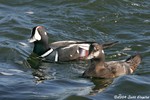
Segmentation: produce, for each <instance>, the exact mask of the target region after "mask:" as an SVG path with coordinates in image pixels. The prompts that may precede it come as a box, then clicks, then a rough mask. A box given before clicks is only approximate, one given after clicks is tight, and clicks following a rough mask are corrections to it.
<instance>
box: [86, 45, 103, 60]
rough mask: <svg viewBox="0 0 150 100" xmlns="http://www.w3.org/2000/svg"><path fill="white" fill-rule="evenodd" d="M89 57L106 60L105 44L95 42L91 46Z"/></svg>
mask: <svg viewBox="0 0 150 100" xmlns="http://www.w3.org/2000/svg"><path fill="white" fill-rule="evenodd" d="M87 59H91V60H95V61H96V60H100V61H104V60H105V55H104V50H103V46H102V45H100V44H98V43H93V44H92V45H91V47H90V54H89V56H88V57H87Z"/></svg>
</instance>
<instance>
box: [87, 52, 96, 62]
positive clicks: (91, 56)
mask: <svg viewBox="0 0 150 100" xmlns="http://www.w3.org/2000/svg"><path fill="white" fill-rule="evenodd" d="M93 58H94V54H93V53H91V54H90V55H88V57H87V58H86V59H88V60H89V59H93Z"/></svg>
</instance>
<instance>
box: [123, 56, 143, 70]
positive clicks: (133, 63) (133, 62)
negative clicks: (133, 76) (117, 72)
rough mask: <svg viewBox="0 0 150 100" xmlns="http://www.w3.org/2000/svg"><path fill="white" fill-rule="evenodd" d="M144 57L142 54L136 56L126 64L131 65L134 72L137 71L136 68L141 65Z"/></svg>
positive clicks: (127, 60)
mask: <svg viewBox="0 0 150 100" xmlns="http://www.w3.org/2000/svg"><path fill="white" fill-rule="evenodd" d="M141 61H142V57H141V55H140V54H135V55H133V56H131V57H129V58H128V59H126V61H125V62H127V63H129V64H130V66H131V69H132V70H135V69H136V67H137V66H138V65H139V64H140V63H141Z"/></svg>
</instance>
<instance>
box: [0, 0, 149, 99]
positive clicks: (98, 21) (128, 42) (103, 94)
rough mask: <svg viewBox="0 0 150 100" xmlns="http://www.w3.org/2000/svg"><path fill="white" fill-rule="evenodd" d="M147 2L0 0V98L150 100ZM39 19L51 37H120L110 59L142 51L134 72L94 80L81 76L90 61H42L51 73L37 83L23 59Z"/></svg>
mask: <svg viewBox="0 0 150 100" xmlns="http://www.w3.org/2000/svg"><path fill="white" fill-rule="evenodd" d="M149 8H150V1H149V0H0V55H1V56H0V100H62V99H65V100H90V99H94V100H113V99H121V98H119V96H120V97H122V98H123V97H124V100H126V99H130V100H137V99H138V100H150V78H149V77H150V62H149V60H150V9H149ZM37 25H42V26H44V27H46V29H47V31H48V34H49V41H50V42H53V41H59V40H88V41H96V42H99V43H101V42H107V41H119V43H118V44H117V45H116V46H114V47H112V48H109V49H107V50H105V53H106V60H120V59H125V58H127V57H128V56H129V55H132V54H135V53H137V52H139V53H141V55H142V57H143V59H142V63H141V64H140V66H139V67H138V68H137V70H136V71H135V72H134V74H133V75H124V76H121V77H118V78H115V79H92V80H91V79H84V78H81V77H80V76H81V75H82V73H83V71H84V70H85V68H86V66H87V62H83V63H76V62H73V63H65V64H52V63H50V64H49V63H42V66H44V67H45V68H46V69H45V71H46V73H47V77H49V79H48V80H45V81H43V82H42V83H39V84H38V83H37V82H36V79H35V78H34V76H33V75H32V73H33V72H34V70H33V69H31V68H29V66H28V65H27V63H25V62H26V59H27V57H28V56H29V54H30V53H31V52H32V48H33V44H29V43H28V41H27V39H28V38H29V37H30V35H31V29H32V28H33V27H34V26H37ZM125 96H126V97H125ZM138 96H139V98H138ZM140 96H141V98H142V97H143V99H141V98H140Z"/></svg>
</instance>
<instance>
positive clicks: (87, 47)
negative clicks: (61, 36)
mask: <svg viewBox="0 0 150 100" xmlns="http://www.w3.org/2000/svg"><path fill="white" fill-rule="evenodd" d="M74 46H78V47H80V48H82V49H85V50H89V47H90V44H70V45H69V46H66V47H64V48H63V49H68V48H71V47H74Z"/></svg>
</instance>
